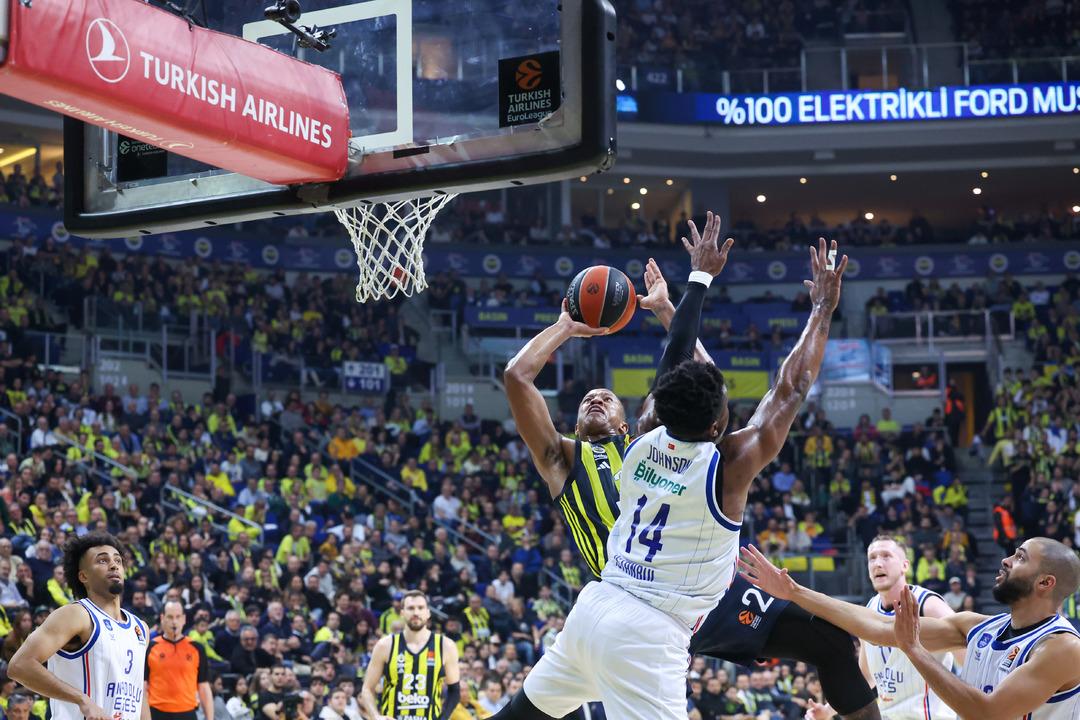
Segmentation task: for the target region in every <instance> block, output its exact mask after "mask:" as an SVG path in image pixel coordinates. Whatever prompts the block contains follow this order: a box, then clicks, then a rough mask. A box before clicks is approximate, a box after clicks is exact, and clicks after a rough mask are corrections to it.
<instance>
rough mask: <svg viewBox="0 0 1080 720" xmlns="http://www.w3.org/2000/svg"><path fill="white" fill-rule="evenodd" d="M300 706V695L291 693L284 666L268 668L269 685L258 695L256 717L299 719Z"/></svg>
mask: <svg viewBox="0 0 1080 720" xmlns="http://www.w3.org/2000/svg"><path fill="white" fill-rule="evenodd" d="M302 705H303V698H302V697H301V696H300V693H296V692H291V687H290V683H289V671H288V669H287V668H286V667H285V666H284V665H274V666H273V667H272V668H270V682H269V685H268V687H267V688H266V690H264V691H263V692H260V693H259V710H258V714H257V716H261V717H263V718H269V720H285V719H286V718H288V719H289V720H294V719H295V718H298V717H299V713H300V711H301V706H302ZM313 712H314V711H313Z"/></svg>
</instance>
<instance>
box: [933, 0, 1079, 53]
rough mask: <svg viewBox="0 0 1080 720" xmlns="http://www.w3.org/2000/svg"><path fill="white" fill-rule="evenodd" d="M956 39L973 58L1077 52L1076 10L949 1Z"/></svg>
mask: <svg viewBox="0 0 1080 720" xmlns="http://www.w3.org/2000/svg"><path fill="white" fill-rule="evenodd" d="M948 5H949V10H950V12H951V13H952V18H953V32H954V33H955V34H956V39H957V40H960V41H962V42H967V43H969V46H968V54H969V56H970V58H971V59H973V60H979V59H992V58H1023V57H1057V56H1063V55H1076V54H1078V53H1080V7H1077V5H1076V3H1074V2H1067V1H1066V0H949V3H948Z"/></svg>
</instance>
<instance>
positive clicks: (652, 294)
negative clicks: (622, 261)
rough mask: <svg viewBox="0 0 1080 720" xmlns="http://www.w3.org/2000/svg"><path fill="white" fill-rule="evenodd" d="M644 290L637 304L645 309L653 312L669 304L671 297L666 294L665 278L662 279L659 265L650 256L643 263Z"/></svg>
mask: <svg viewBox="0 0 1080 720" xmlns="http://www.w3.org/2000/svg"><path fill="white" fill-rule="evenodd" d="M645 292H646V294H645V295H642V296H641V297H639V298H638V305H640V306H641V307H642V308H643V309H645V310H652V311H654V312H655V311H656V310H657V309H659V308H663V307H666V306H667V305H670V304H671V298H670V297H669V296H668V288H667V280H665V279H664V274H663V273H662V272H660V266H659V265H657V264H656V261H655V260H653V259H652V258H649V262H647V263H645Z"/></svg>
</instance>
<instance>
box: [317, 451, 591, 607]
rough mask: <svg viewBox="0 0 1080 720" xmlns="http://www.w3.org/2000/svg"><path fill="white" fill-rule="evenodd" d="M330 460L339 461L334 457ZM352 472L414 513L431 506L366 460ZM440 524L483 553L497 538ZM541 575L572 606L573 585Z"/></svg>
mask: <svg viewBox="0 0 1080 720" xmlns="http://www.w3.org/2000/svg"><path fill="white" fill-rule="evenodd" d="M330 460H331V461H333V462H336V461H334V460H333V458H330ZM349 474H350V476H351V477H352V479H353V482H362V483H364V484H365V485H367V486H368V488H370V489H371V491H372V492H374V493H375V494H376V495H378V496H380V497H383V498H386V499H392V500H394V501H396V502H397V503H398V504H399V505H401V507H402V508H403V509H405V510H407V511H408V512H409V514H410V515H416V514H417V512H418V510H419V509H420V508H421V507H425V508H426V507H427V503H425V502H424V501H423V500H422V499H421V498H420V496H419V495H417V494H416V492H415V491H414V490H412V489H411V488H409V487H407V486H406V485H405V483H403V482H401V481H400V480H398V479H397V478H395V477H394V476H392V475H390V474H389V473H387V472H385V471H383V470H382V469H381V468H378V467H376V466H375V465H372V464H371V463H369V462H368V461H366V460H362V459H360V458H355V459H354V460H353V461H352V462H351V463H350V465H349ZM440 527H443V528H445V529H446V532H447V534H448V535H449V536H450V537H451V538H452V539H453V540H454V541H455V542H458V543H463V544H465V545H466V546H467V547H469V548H471V549H472V550H473V551H474V552H475V553H476V554H481V555H482V554H483V553H484V552H485V551H486V550H487V545H488V544H490V543H492V542H494V540H495V538H494V537H492V536H491V535H489V534H488V533H487V532H485V531H484V530H483V529H481V528H480V527H478V526H477V525H474V524H472V523H470V522H468V521H465V520H462V521H459V522H458V526H457V527H452V526H450V525H445V524H440ZM458 528H460V529H458ZM541 575H542V576H543V581H544V582H545V584H547V585H549V586H550V587H551V592H552V597H554V598H555V599H556V600H557V601H558V602H559V604H560V605H561V606H562V607H563V608H564V609H569V607H570V605H571V604H572V603H573V599H574V591H573V588H571V587H570V585H569V584H567V582H566V581H565V580H563V579H562V578H561V577H559V576H558V575H556V574H555V573H554V572H552V571H551V570H550V569H548V568H546V567H545V568H542V569H541Z"/></svg>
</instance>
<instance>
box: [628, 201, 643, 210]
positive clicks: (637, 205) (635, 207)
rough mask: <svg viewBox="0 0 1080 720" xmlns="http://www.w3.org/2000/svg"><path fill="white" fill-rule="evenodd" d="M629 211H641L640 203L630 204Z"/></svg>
mask: <svg viewBox="0 0 1080 720" xmlns="http://www.w3.org/2000/svg"><path fill="white" fill-rule="evenodd" d="M630 209H631V210H640V209H641V203H639V202H636V203H630Z"/></svg>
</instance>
